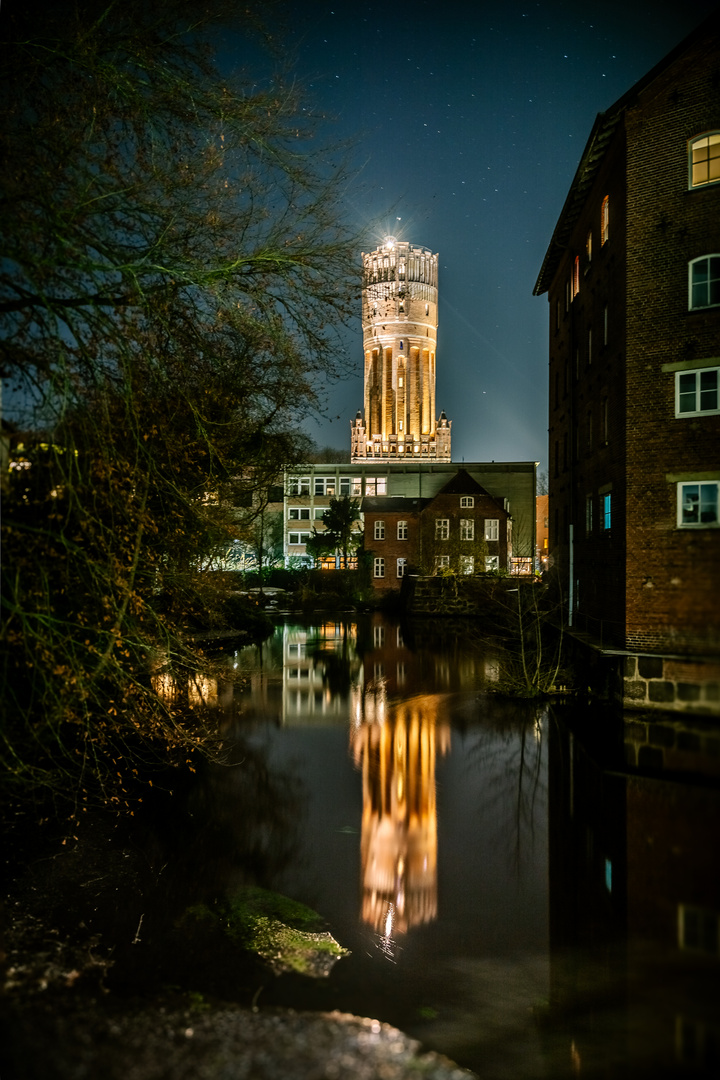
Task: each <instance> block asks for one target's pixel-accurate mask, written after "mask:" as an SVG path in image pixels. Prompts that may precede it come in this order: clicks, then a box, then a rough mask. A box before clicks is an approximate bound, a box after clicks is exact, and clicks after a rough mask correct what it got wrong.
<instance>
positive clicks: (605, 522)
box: [602, 491, 612, 532]
mask: <svg viewBox="0 0 720 1080" xmlns="http://www.w3.org/2000/svg"><path fill="white" fill-rule="evenodd" d="M602 514H603V518H602V527H603V529H604V530H605V532H609V531H610V528H611V526H612V492H610V491H606V492H605V494H604V495H603V497H602Z"/></svg>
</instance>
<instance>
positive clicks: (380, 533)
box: [373, 521, 385, 540]
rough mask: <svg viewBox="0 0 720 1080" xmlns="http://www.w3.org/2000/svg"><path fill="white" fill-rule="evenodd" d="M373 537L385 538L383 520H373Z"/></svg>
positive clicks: (376, 538)
mask: <svg viewBox="0 0 720 1080" xmlns="http://www.w3.org/2000/svg"><path fill="white" fill-rule="evenodd" d="M373 537H374V539H375V540H384V539H385V522H384V521H376V522H375V529H374V532H373Z"/></svg>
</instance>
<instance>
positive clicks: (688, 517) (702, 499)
mask: <svg viewBox="0 0 720 1080" xmlns="http://www.w3.org/2000/svg"><path fill="white" fill-rule="evenodd" d="M718 488H720V482H718V481H717V480H711V481H709V482H708V483H695V484H693V483H689V484H685V483H683V484H678V486H677V523H678V528H680V529H693V528H694V529H707V528H713V527H714V526H717V524H718Z"/></svg>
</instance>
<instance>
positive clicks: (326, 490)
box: [314, 476, 335, 495]
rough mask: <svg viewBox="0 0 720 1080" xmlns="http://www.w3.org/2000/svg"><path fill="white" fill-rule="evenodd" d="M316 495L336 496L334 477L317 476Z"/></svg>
mask: <svg viewBox="0 0 720 1080" xmlns="http://www.w3.org/2000/svg"><path fill="white" fill-rule="evenodd" d="M314 487H315V494H316V495H334V494H335V477H334V476H316V477H315V485H314Z"/></svg>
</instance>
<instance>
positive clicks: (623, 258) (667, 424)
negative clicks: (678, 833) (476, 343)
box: [535, 13, 720, 711]
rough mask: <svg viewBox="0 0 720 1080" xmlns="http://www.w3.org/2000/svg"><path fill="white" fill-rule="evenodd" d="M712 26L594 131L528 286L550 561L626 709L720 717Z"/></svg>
mask: <svg viewBox="0 0 720 1080" xmlns="http://www.w3.org/2000/svg"><path fill="white" fill-rule="evenodd" d="M719 38H720V16H718V14H717V13H715V14H714V15H713V16H711V17H710V18H709V19H708V20H707V21H706V22H705V23H703V25H702V26H700V27H699V28H698V29H697V30H696V31H695V32H694V33H692V34H691V35H690V36H689V37H688V38H687V39H686V40H685V41H684V42H682V43H681V44H680V45H679V46H678V47H677V48H676V49H675V50H673V52H671V53H670V54H669V55H668V56H667V57H666V58H665V59H664V60H663V61H661V62H660V63H659V64H658V65H657V66H656V67H655V68H653V69H652V71H650V72H649V73H648V74H647V75H646V76H645V77H644V78H643V79H641V80H640V81H639V82H638V83H637V84H636V85H635V86H634V87H632V89H631V90H630V91H628V93H627V94H625V95H624V96H623V97H622V98H621V99H620V100H619V101H617V102H616V103H615V104H614V105H613V106H612V107H611V108H610V109H609V110H608V111H607V112H605V113H602V114H600V115H599V116H598V118H597V120H596V121H595V125H594V127H593V129H592V131H591V133H590V137H589V139H588V142H587V145H586V147H585V150H584V152H583V155H582V158H581V161H580V164H579V166H578V170H577V172H576V175H575V178H574V180H573V183H572V186H571V188H570V191H569V193H568V196H567V199H566V201H565V205H564V207H563V209H562V213H561V215H560V218H559V220H558V222H557V225H556V227H555V231H554V234H553V237H552V240H551V243H550V246H549V248H548V252H547V254H546V256H545V260H544V263H543V266H542V269H541V271H540V275H539V278H538V281H537V284H536V286H535V293H536V295H539V294H542V293H547V294H548V300H549V304H550V428H549V430H550V446H549V451H550V455H549V465H550V469H549V472H550V498H549V502H550V506H549V522H550V549H551V551H552V556H553V562H554V566H555V568H556V569H557V571H558V573H559V578H560V580H561V582H562V585H563V588H564V593H565V598H566V602H567V607H568V622H569V623H570V625H571V626H572V627H573V628H574V629H575V630H576V631H579V632H581V633H582V634H584V635H585V636H586V637H587V638H588V639H591V640H592V641H594V642H596V643H597V644H598V645H599V646H600V647H602V648H603V649H605V650H606V651H607V649H608V648H611V649H615V650H618V651H620V652H624V653H625V654H626V656H625V659H624V672H623V674H624V678H625V683H624V699H625V702H626V704H637V705H642V706H653V705H657V706H659V707H665V708H667V707H690V708H699V709H704V710H706V711H715V710H716V709H717V708H718V701H717V699H718V696H719V695H718V676H719V675H720V670H718V666H717V664H716V663H714V662H713V661H714V658H716V657H718V655H719V654H720V531H719V530H718V525H719V524H720V522H719V517H718V508H719V502H720V500H719V494H720V397H719V392H720V390H719V386H718V382H719V377H720V89H719V81H720V47H719V45H720V42H719Z"/></svg>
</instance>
